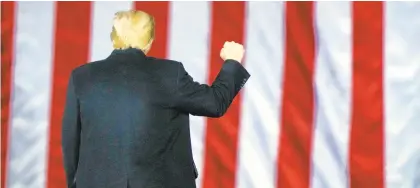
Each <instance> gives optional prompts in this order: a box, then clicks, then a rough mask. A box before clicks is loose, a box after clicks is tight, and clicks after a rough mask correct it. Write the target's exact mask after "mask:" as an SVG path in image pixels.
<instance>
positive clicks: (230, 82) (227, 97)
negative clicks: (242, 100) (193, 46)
mask: <svg viewBox="0 0 420 188" xmlns="http://www.w3.org/2000/svg"><path fill="white" fill-rule="evenodd" d="M249 77H250V74H249V73H248V72H247V71H246V70H245V68H244V67H243V66H242V65H241V64H240V63H239V62H237V61H235V60H226V61H225V62H224V64H223V66H222V69H221V70H220V72H219V74H218V75H217V77H216V79H215V80H214V82H213V84H212V85H211V86H209V85H206V84H199V83H198V82H195V81H193V78H192V77H191V76H190V75H189V74H188V73H187V71H185V69H184V67H183V66H182V64H180V67H179V70H178V80H177V88H176V91H175V95H174V96H173V97H174V106H175V108H176V109H178V110H180V111H183V112H186V113H190V114H192V115H196V116H207V117H221V116H223V115H224V114H225V112H226V111H227V109H228V108H229V106H230V104H231V103H232V101H233V99H234V98H235V96H236V95H237V94H238V93H239V91H240V90H241V88H242V87H243V86H244V84H245V83H246V81H247V80H248V79H249Z"/></svg>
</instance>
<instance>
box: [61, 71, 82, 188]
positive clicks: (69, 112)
mask: <svg viewBox="0 0 420 188" xmlns="http://www.w3.org/2000/svg"><path fill="white" fill-rule="evenodd" d="M80 124H81V123H80V114H79V102H78V99H77V97H76V93H75V87H74V83H73V76H70V80H69V84H68V87H67V98H66V106H65V109H64V116H63V121H62V147H63V148H62V149H63V158H64V169H65V172H66V179H67V186H68V187H69V188H70V187H75V174H76V171H77V164H78V162H79V144H80V130H81V125H80Z"/></svg>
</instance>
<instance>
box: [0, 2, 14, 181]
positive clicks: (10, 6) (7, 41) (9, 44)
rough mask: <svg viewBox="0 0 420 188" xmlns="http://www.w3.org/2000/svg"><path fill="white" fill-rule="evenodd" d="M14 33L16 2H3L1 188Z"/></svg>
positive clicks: (3, 178)
mask: <svg viewBox="0 0 420 188" xmlns="http://www.w3.org/2000/svg"><path fill="white" fill-rule="evenodd" d="M14 31H15V2H12V1H7V2H4V1H3V2H1V187H5V182H6V162H7V161H6V159H7V153H8V146H9V144H8V143H9V134H8V132H9V120H10V119H9V113H10V96H11V94H12V93H11V92H12V89H11V88H12V87H11V85H12V75H13V72H12V70H13V69H12V65H13V54H14V49H13V41H14Z"/></svg>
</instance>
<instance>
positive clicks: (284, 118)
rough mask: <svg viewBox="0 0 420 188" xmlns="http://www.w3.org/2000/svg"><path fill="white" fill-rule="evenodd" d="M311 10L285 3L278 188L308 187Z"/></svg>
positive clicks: (301, 4) (312, 60) (312, 57)
mask: <svg viewBox="0 0 420 188" xmlns="http://www.w3.org/2000/svg"><path fill="white" fill-rule="evenodd" d="M313 14H314V6H313V2H287V3H286V36H285V40H286V46H285V48H286V52H285V73H284V74H285V77H284V85H283V99H282V104H283V106H282V114H281V125H282V127H281V135H280V150H279V155H278V172H277V187H279V188H295V187H296V188H306V187H310V181H309V180H310V160H311V151H312V135H313V121H314V118H313V117H314V89H313V83H314V66H315V37H314V35H315V34H314V27H313V25H314V21H313Z"/></svg>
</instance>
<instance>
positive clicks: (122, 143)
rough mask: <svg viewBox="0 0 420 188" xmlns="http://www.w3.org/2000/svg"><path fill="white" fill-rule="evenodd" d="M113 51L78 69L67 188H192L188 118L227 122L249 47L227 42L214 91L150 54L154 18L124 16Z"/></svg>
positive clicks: (66, 144)
mask: <svg viewBox="0 0 420 188" xmlns="http://www.w3.org/2000/svg"><path fill="white" fill-rule="evenodd" d="M111 39H112V42H113V47H114V49H115V50H114V51H113V52H112V54H111V55H110V56H109V57H108V58H106V59H104V60H101V61H97V62H92V63H89V64H86V65H83V66H80V67H78V68H76V69H75V70H73V72H72V73H71V76H70V80H69V85H68V89H67V99H66V106H65V111H64V117H63V125H62V147H63V153H64V167H65V171H66V179H67V184H68V187H77V188H126V187H132V188H193V187H196V185H195V178H197V176H198V174H197V169H196V168H195V164H194V161H193V157H192V151H191V140H190V129H189V119H188V118H189V114H192V115H196V116H207V117H221V116H223V114H224V113H225V112H226V110H227V109H228V107H229V105H230V104H231V102H232V100H233V99H234V97H235V96H236V95H237V94H238V92H239V90H240V89H241V88H242V87H243V85H244V84H245V82H246V81H247V79H248V78H249V77H250V75H249V74H248V72H247V71H246V70H245V69H244V67H243V66H242V65H241V64H240V62H241V61H242V57H243V55H244V49H243V47H242V45H240V44H237V43H235V42H226V43H225V44H224V46H223V48H222V50H221V52H220V56H221V58H222V59H223V60H224V64H223V67H222V69H221V70H220V73H219V75H218V76H217V78H216V80H215V81H214V82H213V84H212V85H211V86H208V85H205V84H199V83H197V82H194V81H193V79H192V78H191V76H189V75H188V73H187V72H186V70H185V69H184V67H183V65H182V64H181V63H180V62H176V61H171V60H165V59H158V58H153V57H148V56H146V54H147V52H148V51H149V49H150V47H151V45H152V42H153V39H154V19H153V17H151V16H150V15H148V14H147V13H145V12H142V11H124V12H118V13H116V15H115V18H114V25H113V28H112V32H111Z"/></svg>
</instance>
